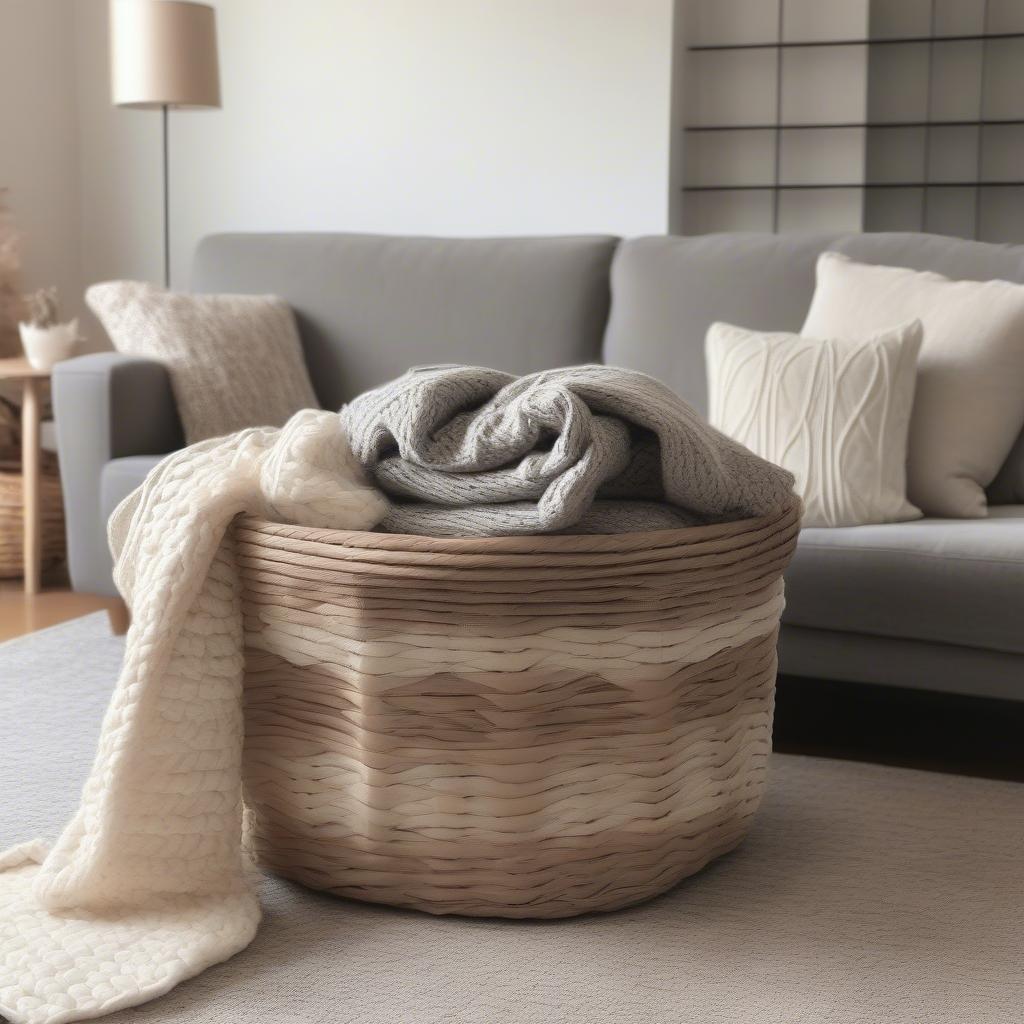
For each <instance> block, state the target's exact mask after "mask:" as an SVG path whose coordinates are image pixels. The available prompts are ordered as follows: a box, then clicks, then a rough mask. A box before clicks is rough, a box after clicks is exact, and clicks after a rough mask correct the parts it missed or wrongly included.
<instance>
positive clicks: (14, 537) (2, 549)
mask: <svg viewBox="0 0 1024 1024" xmlns="http://www.w3.org/2000/svg"><path fill="white" fill-rule="evenodd" d="M22 488H23V484H22V476H21V467H20V466H19V465H18V464H17V463H11V462H2V461H0V579H10V578H12V577H16V576H21V574H22V572H23V571H24V560H23V558H22V552H23V550H24V532H23V522H24V520H23V513H22V507H23V499H22V493H23V492H22ZM39 500H40V507H41V511H40V520H41V523H40V525H41V527H42V533H41V549H42V565H43V568H44V569H45V568H47V567H48V566H50V565H55V564H56V563H57V562H59V561H60V560H61V559H62V558H63V557H64V503H63V500H62V498H61V490H60V477H59V476H58V475H57V471H56V469H55V468H47V469H45V470H44V472H43V473H42V475H41V476H40V480H39Z"/></svg>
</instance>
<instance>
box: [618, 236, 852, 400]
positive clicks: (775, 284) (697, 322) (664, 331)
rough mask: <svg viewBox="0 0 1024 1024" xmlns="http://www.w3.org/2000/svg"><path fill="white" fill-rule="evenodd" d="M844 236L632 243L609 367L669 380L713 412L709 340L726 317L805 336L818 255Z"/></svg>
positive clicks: (622, 253)
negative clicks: (706, 346) (713, 328)
mask: <svg viewBox="0 0 1024 1024" xmlns="http://www.w3.org/2000/svg"><path fill="white" fill-rule="evenodd" d="M834 237H835V236H827V235H760V234H728V235H694V236H692V237H685V236H682V237H675V236H669V237H657V238H636V239H631V240H629V241H625V242H623V243H622V244H621V245H620V246H619V250H618V252H617V253H616V255H615V260H614V262H613V264H612V312H611V317H610V319H609V321H608V331H607V333H606V335H605V344H604V358H605V362H608V363H612V364H613V365H616V366H627V367H630V368H631V369H636V370H643V371H644V372H645V373H650V374H652V375H653V376H655V377H658V378H660V379H661V380H663V381H664V382H665V383H666V384H668V385H669V386H670V387H671V388H673V389H674V390H675V391H676V392H678V393H679V394H680V395H681V396H682V397H683V398H685V399H686V401H688V402H689V403H690V404H691V405H694V406H696V408H697V409H699V410H700V411H701V412H702V413H705V414H706V413H707V411H708V409H707V405H708V403H707V381H706V374H705V365H704V338H705V335H706V334H707V331H708V328H709V327H710V326H711V324H713V323H714V322H715V321H717V320H721V321H723V322H725V323H729V324H735V325H736V326H737V327H747V328H750V329H752V330H758V331H790V332H795V331H799V330H800V325H801V324H802V323H803V322H804V317H805V316H806V314H807V307H808V306H809V305H810V301H811V295H812V294H813V293H814V265H815V262H816V260H817V258H818V254H819V253H821V252H822V251H823V250H824V249H826V248H828V245H829V243H830V242H831V240H832V239H833V238H834Z"/></svg>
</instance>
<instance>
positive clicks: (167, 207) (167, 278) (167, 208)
mask: <svg viewBox="0 0 1024 1024" xmlns="http://www.w3.org/2000/svg"><path fill="white" fill-rule="evenodd" d="M167 110H168V108H167V104H166V103H164V104H163V120H164V287H165V288H168V289H169V288H170V287H171V177H170V164H169V161H168V157H167V153H168V150H167V121H168V117H167Z"/></svg>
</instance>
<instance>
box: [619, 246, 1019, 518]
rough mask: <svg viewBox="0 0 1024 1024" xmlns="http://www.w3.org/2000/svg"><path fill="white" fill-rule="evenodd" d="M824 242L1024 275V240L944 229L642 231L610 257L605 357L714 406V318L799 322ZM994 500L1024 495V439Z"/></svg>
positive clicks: (972, 270) (894, 257) (890, 261)
mask: <svg viewBox="0 0 1024 1024" xmlns="http://www.w3.org/2000/svg"><path fill="white" fill-rule="evenodd" d="M826 250H833V251H835V252H842V253H846V254H847V255H848V256H851V257H853V258H854V259H856V260H859V261H861V262H864V263H875V264H881V265H886V266H895V267H910V268H911V269H913V270H931V271H934V272H936V273H939V274H944V275H945V276H947V277H951V278H954V279H965V280H975V281H986V280H990V279H993V278H999V279H1001V280H1005V281H1014V282H1019V283H1024V246H1019V245H992V244H988V243H984V242H971V241H967V240H964V239H958V238H946V237H943V236H939V235H924V234H914V233H878V234H856V235H820V234H819V235H799V234H793V235H761V234H727V235H695V236H693V237H657V238H636V239H631V240H629V241H626V242H623V243H622V244H621V245H620V246H619V249H618V252H617V253H616V255H615V260H614V262H613V264H612V311H611V316H610V318H609V322H608V330H607V332H606V334H605V344H604V357H605V361H606V362H609V363H615V364H618V365H620V366H628V367H631V368H634V369H639V370H644V371H646V372H647V373H651V374H653V375H654V376H656V377H660V378H661V379H662V380H664V381H665V382H666V383H668V384H669V385H671V386H672V387H673V388H674V389H675V390H676V391H678V392H679V394H681V395H682V396H683V398H685V399H686V400H687V401H689V402H691V403H692V404H693V405H695V406H696V407H697V408H698V409H700V410H701V411H702V412H705V413H706V412H707V389H706V377H705V366H704V338H705V335H706V333H707V329H708V327H709V326H710V325H711V324H712V323H714V322H715V321H716V320H724V321H726V322H727V323H731V324H736V325H738V326H741V327H748V328H751V329H754V330H761V331H799V330H800V327H801V325H802V324H803V321H804V318H805V316H806V314H807V309H808V307H809V305H810V301H811V296H812V295H813V294H814V266H815V262H816V260H817V257H818V255H819V253H821V252H824V251H826ZM893 326H895V325H893ZM1021 344H1024V338H1022V339H1021ZM1022 437H1024V435H1022ZM989 499H990V500H991V501H992V502H994V503H1004V504H1008V503H1013V502H1024V440H1022V441H1021V442H1019V443H1018V444H1017V446H1016V447H1015V448H1014V450H1013V451H1012V452H1011V453H1010V455H1009V456H1008V458H1007V461H1006V464H1005V465H1004V466H1003V469H1002V470H1001V471H1000V473H999V476H997V478H996V480H995V481H994V482H993V484H992V486H991V487H990V488H989Z"/></svg>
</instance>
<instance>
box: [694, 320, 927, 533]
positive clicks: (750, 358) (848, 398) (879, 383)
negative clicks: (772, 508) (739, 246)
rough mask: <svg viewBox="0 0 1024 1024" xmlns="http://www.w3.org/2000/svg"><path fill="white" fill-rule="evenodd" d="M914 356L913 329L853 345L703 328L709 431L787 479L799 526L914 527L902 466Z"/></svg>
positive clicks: (917, 341)
mask: <svg viewBox="0 0 1024 1024" xmlns="http://www.w3.org/2000/svg"><path fill="white" fill-rule="evenodd" d="M920 348H921V322H920V321H919V320H914V321H913V322H912V323H909V324H906V325H904V326H902V327H894V328H892V329H891V330H888V331H882V332H880V333H879V334H876V335H873V336H871V337H868V338H864V339H861V340H854V339H837V338H829V339H819V338H807V337H804V336H802V335H799V334H782V333H776V334H766V333H763V332H761V331H749V330H747V329H746V328H743V327H733V326H731V325H730V324H720V323H719V324H712V325H711V328H710V329H709V331H708V336H707V342H706V350H707V367H708V397H709V401H710V419H711V423H712V425H713V426H715V427H717V428H718V429H719V430H721V431H722V432H723V433H724V434H727V435H728V436H729V437H732V438H734V439H735V440H737V441H739V442H740V443H742V444H745V445H746V446H747V447H748V448H750V449H751V451H753V452H755V453H756V454H758V455H760V456H761V457H762V458H764V459H768V461H769V462H774V463H776V465H779V466H782V467H783V468H785V469H788V470H789V471H790V472H791V473H792V474H793V476H794V477H795V478H796V490H797V493H798V494H799V495H800V497H801V498H802V499H803V502H804V519H803V525H804V526H859V525H862V524H866V523H890V522H898V521H900V520H903V519H917V518H918V517H919V516H920V515H921V513H920V512H919V511H918V509H916V508H915V507H914V506H913V505H912V504H911V503H910V502H909V501H907V494H906V479H907V474H906V464H907V430H908V428H909V426H910V414H911V409H912V407H913V401H914V379H915V374H916V369H917V354H918V351H919V350H920Z"/></svg>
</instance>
